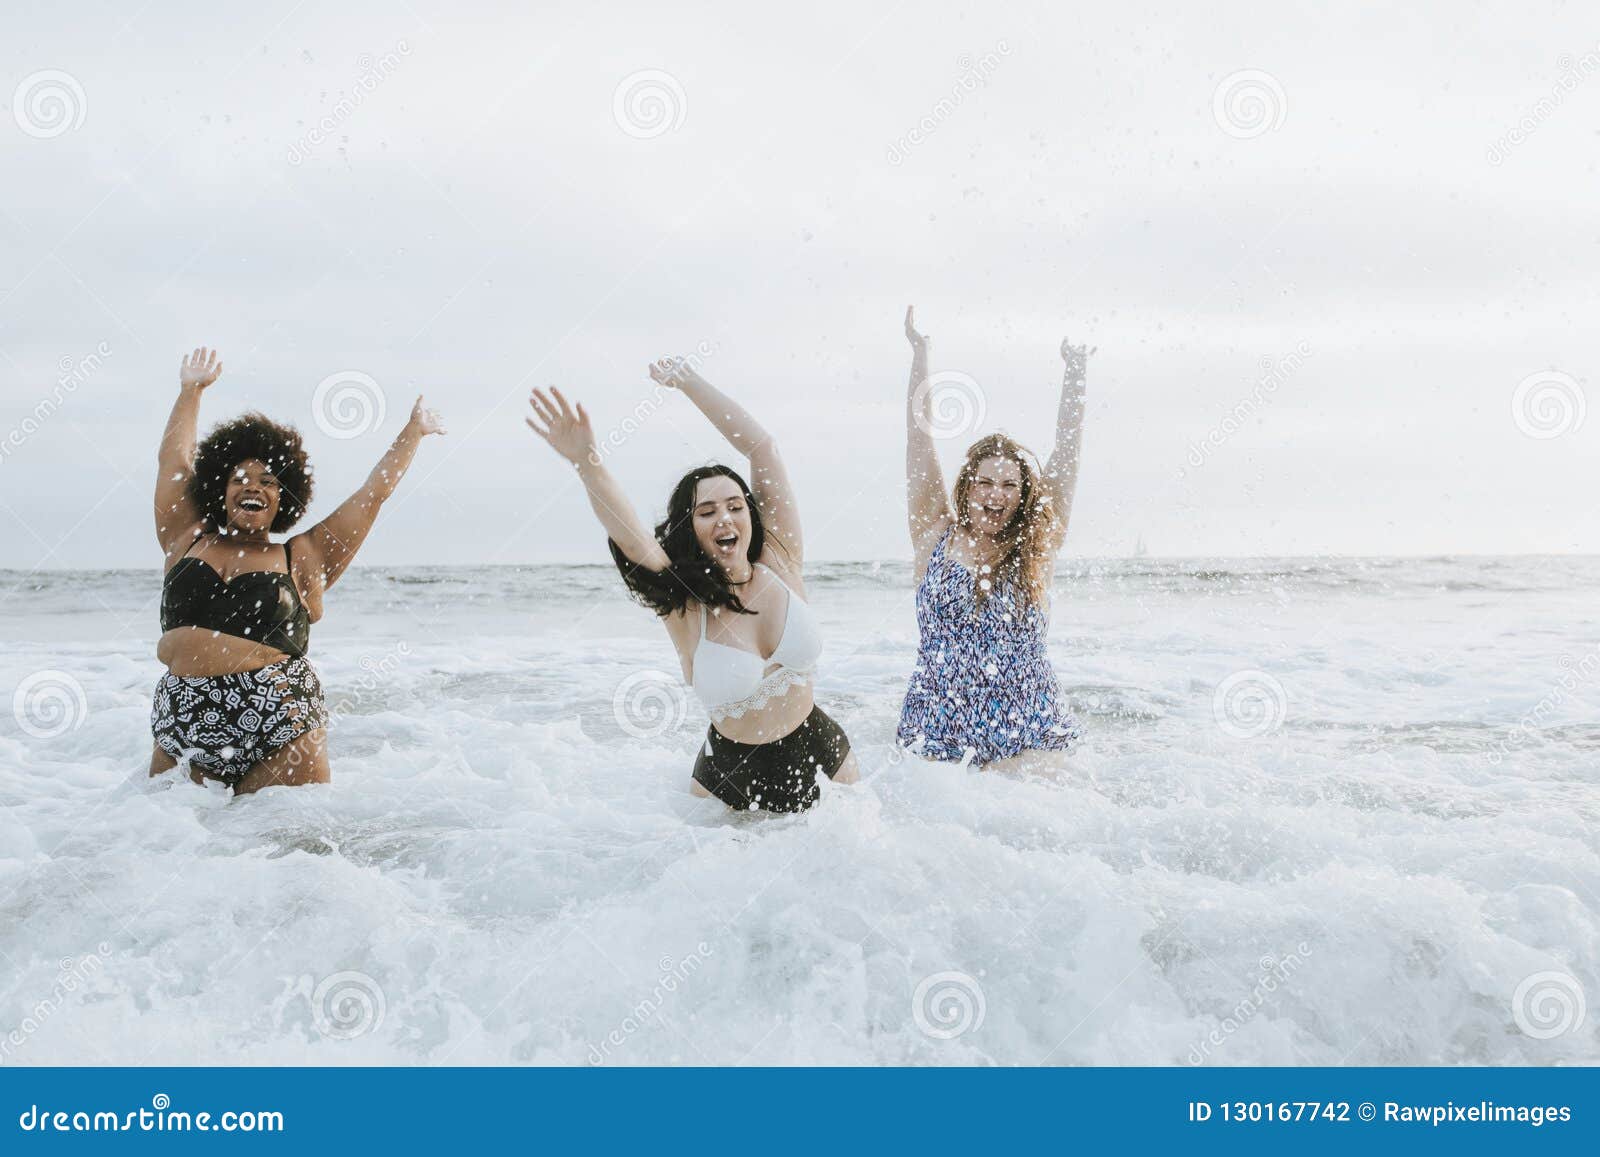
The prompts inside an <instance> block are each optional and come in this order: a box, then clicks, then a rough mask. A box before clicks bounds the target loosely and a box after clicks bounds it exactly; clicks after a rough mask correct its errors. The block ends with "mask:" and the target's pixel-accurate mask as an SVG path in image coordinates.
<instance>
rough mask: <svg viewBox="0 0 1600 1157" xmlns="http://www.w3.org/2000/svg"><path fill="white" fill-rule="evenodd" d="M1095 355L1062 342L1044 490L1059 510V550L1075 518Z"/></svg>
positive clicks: (1057, 535) (1057, 531)
mask: <svg viewBox="0 0 1600 1157" xmlns="http://www.w3.org/2000/svg"><path fill="white" fill-rule="evenodd" d="M1098 348H1099V347H1098V346H1096V347H1095V349H1098ZM1092 353H1094V349H1091V348H1089V347H1088V346H1081V345H1073V344H1072V343H1071V342H1070V341H1068V340H1067V339H1065V338H1063V339H1062V341H1061V360H1062V361H1063V362H1065V363H1066V372H1065V373H1064V374H1063V376H1062V379H1061V404H1060V407H1059V408H1058V409H1057V411H1056V444H1055V448H1054V449H1053V450H1051V451H1050V458H1049V460H1048V461H1047V462H1045V464H1044V486H1045V490H1046V492H1047V493H1048V494H1049V495H1050V501H1051V502H1052V503H1053V504H1054V506H1055V510H1056V528H1055V541H1054V542H1053V543H1052V546H1053V547H1054V548H1055V549H1060V547H1061V544H1062V543H1063V542H1065V541H1066V537H1067V522H1068V521H1069V520H1070V519H1071V517H1072V496H1073V493H1074V492H1075V491H1076V490H1077V488H1078V452H1079V449H1080V448H1081V447H1082V445H1083V409H1084V400H1085V397H1086V395H1087V392H1088V368H1089V355H1090V354H1092Z"/></svg>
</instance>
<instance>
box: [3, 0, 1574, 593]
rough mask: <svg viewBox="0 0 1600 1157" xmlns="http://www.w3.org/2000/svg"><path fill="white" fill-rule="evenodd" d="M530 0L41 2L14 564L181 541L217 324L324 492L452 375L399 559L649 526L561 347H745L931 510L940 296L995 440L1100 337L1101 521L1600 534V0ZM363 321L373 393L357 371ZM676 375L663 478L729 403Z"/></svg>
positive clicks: (816, 517) (868, 472)
mask: <svg viewBox="0 0 1600 1157" xmlns="http://www.w3.org/2000/svg"><path fill="white" fill-rule="evenodd" d="M521 7H522V6H514V5H510V4H506V5H494V4H473V3H463V2H461V0H450V2H449V3H435V2H431V0H412V2H411V3H410V4H409V5H405V4H402V5H395V4H392V3H380V2H372V3H361V4H341V5H337V6H328V5H317V4H304V3H302V4H299V5H296V4H294V3H291V2H290V0H276V2H272V0H266V2H263V0H252V2H250V3H215V2H207V3H203V4H202V3H194V4H174V3H162V4H158V5H149V6H147V7H144V8H143V9H139V8H138V7H137V6H136V5H133V6H130V5H127V4H113V3H101V4H90V3H76V4H73V5H71V6H70V8H69V7H67V6H62V5H57V4H49V3H42V2H41V3H32V4H26V5H24V6H22V7H21V8H20V10H19V9H18V8H17V7H16V6H13V7H11V8H10V9H8V16H7V29H6V32H7V34H6V36H5V38H4V40H3V42H0V98H3V99H7V100H9V102H10V109H9V111H10V115H7V116H5V117H4V118H3V120H0V166H3V173H4V180H3V181H0V567H20V568H25V569H28V568H34V567H39V566H46V567H99V566H154V565H156V564H157V562H158V552H157V550H156V546H155V542H154V536H153V533H152V530H151V517H150V513H149V507H150V489H151V485H152V482H153V478H154V464H155V451H156V445H157V441H158V438H159V434H160V430H161V427H162V424H163V422H164V421H165V418H166V414H167V411H168V409H169V407H170V405H171V403H172V400H173V397H174V394H175V390H176V381H177V364H178V359H179V356H180V353H181V352H182V351H185V350H187V349H189V348H192V347H193V346H195V345H199V344H209V345H214V346H216V347H218V348H219V349H220V350H221V351H222V357H223V360H224V363H225V366H226V371H225V374H224V377H223V378H222V380H221V381H220V382H219V383H218V384H217V385H216V386H215V387H213V388H212V389H211V390H210V391H208V392H207V394H206V396H205V409H204V412H203V415H202V426H203V427H204V426H209V425H210V424H211V423H212V422H214V421H217V420H221V419H223V418H226V417H229V416H231V415H233V414H235V413H237V412H239V411H240V410H243V409H247V408H259V409H261V410H264V411H266V412H267V413H269V414H271V415H273V416H275V417H278V418H280V419H283V420H287V421H292V422H294V423H296V424H297V425H299V426H300V428H301V429H302V430H303V431H304V433H305V434H306V437H307V442H308V444H309V446H310V448H311V451H312V454H313V460H314V463H315V465H316V468H317V476H318V485H319V497H318V501H317V502H316V503H315V504H314V507H313V510H312V512H311V513H312V517H318V516H320V515H321V514H323V513H326V511H327V510H329V509H330V508H331V506H332V504H333V503H335V502H336V501H337V500H339V499H340V498H342V497H343V496H344V495H345V494H346V493H348V492H349V490H351V489H352V488H353V487H354V486H355V485H356V484H357V483H358V482H359V480H360V479H361V478H362V477H363V476H364V475H365V473H366V471H367V470H368V469H369V467H370V466H371V465H372V463H373V462H374V461H376V459H377V458H378V456H379V455H380V454H381V453H382V451H383V449H384V447H385V446H386V445H387V443H388V441H389V439H390V438H392V436H393V435H394V434H395V433H396V432H397V430H398V429H399V427H400V426H401V424H402V423H403V422H404V419H405V416H406V413H407V411H408V409H409V407H410V403H411V400H412V398H413V397H414V396H415V394H416V393H418V392H419V391H420V392H424V393H426V395H427V397H428V400H429V403H430V404H432V405H435V406H436V407H437V408H439V409H440V410H442V411H443V413H444V414H445V417H446V419H447V421H448V424H449V428H450V433H449V435H448V436H447V437H445V438H440V439H430V440H429V441H428V442H427V443H425V444H424V446H423V447H422V450H421V452H420V453H419V455H418V458H417V463H416V465H415V467H414V468H413V470H412V473H411V475H410V476H409V477H408V478H407V479H406V480H405V483H404V484H403V487H402V489H401V491H400V493H399V494H398V495H397V496H396V497H395V499H394V500H393V501H392V502H391V504H390V508H389V509H388V510H386V511H385V512H384V514H383V516H382V518H381V519H380V521H379V524H378V528H377V530H376V532H375V533H374V535H373V537H372V538H371V539H370V540H369V543H368V545H367V546H366V548H365V551H364V554H363V558H362V561H363V562H366V563H393V564H399V563H422V562H448V561H459V562H527V561H555V560H574V561H576V560H594V561H599V560H602V559H603V558H604V557H605V556H604V552H603V540H602V539H601V537H600V535H599V534H598V533H597V531H596V528H595V526H594V524H593V522H592V518H591V516H590V514H589V512H588V508H587V506H586V504H585V503H584V502H583V501H582V497H581V492H580V490H579V489H578V487H577V485H576V479H575V478H574V476H573V475H572V473H571V472H570V470H568V469H567V468H565V467H564V466H563V465H562V464H561V463H560V462H559V461H558V460H557V459H556V458H555V456H554V455H553V454H552V453H551V452H550V451H549V450H548V449H547V448H546V447H545V446H544V445H543V443H541V442H538V441H537V440H536V439H535V438H534V437H533V436H532V435H531V434H530V433H529V431H528V430H527V429H526V427H525V426H523V424H522V415H523V412H524V409H525V402H524V399H525V397H526V394H527V391H528V388H529V386H531V385H534V384H540V385H543V384H549V383H558V384H561V385H562V386H563V387H564V388H565V389H567V390H568V391H569V392H570V393H571V394H572V395H575V396H576V397H579V398H581V399H583V400H585V402H586V403H587V404H588V406H589V408H590V410H591V411H592V413H593V414H594V416H595V419H596V423H597V426H598V427H599V428H600V429H601V431H606V430H610V429H614V428H619V427H620V424H621V423H622V422H623V420H624V418H626V417H627V416H628V415H629V414H630V413H631V412H633V411H634V409H635V407H636V406H638V405H639V404H640V403H641V401H645V400H646V399H651V398H652V394H651V385H650V382H649V380H648V378H647V377H646V376H645V367H646V365H647V363H648V362H649V361H650V360H651V359H653V358H655V357H658V356H661V355H664V354H668V353H675V352H676V353H689V352H692V351H694V350H695V349H696V348H697V347H698V348H701V349H703V350H707V351H710V352H709V353H708V355H707V356H706V357H705V360H704V372H705V373H706V375H707V376H708V377H709V378H710V379H711V380H712V381H713V382H715V383H717V384H719V385H721V386H722V387H724V388H725V389H727V390H729V391H730V392H732V393H734V394H735V395H736V396H738V397H739V398H740V399H741V400H743V401H745V402H747V403H748V404H749V406H750V407H751V409H752V410H753V411H754V412H755V413H756V414H757V416H758V417H760V418H761V419H762V420H763V421H764V422H766V423H767V424H768V426H769V427H771V428H773V429H775V430H777V431H778V432H780V434H781V438H782V445H783V447H784V451H785V454H786V456H787V458H788V460H789V462H790V464H791V470H792V472H793V473H794V475H795V476H796V479H797V483H798V485H799V487H800V494H801V499H802V502H803V504H804V511H805V514H806V517H807V537H808V540H809V547H810V553H811V555H812V557H814V558H818V559H829V558H831V559H839V558H874V557H904V556H906V555H908V554H909V542H908V540H907V536H906V531H905V514H904V510H905V506H904V479H903V473H902V468H903V452H904V434H903V418H902V413H903V405H904V402H903V398H904V391H905V379H906V373H907V368H908V364H909V352H908V348H907V346H906V342H905V339H904V337H903V335H902V333H901V317H902V314H903V312H904V309H905V306H906V304H907V303H908V302H914V303H915V304H916V305H917V310H918V317H919V320H920V322H921V323H922V326H923V328H924V329H925V330H926V331H927V332H928V333H930V334H932V335H933V366H934V368H935V369H936V370H946V371H952V372H953V375H965V376H964V377H962V376H952V377H951V378H950V381H951V382H952V383H953V385H952V387H951V388H952V389H953V390H955V391H956V395H954V396H953V398H952V405H955V404H956V403H970V402H971V401H972V399H973V398H980V399H981V403H982V415H981V419H982V422H981V425H980V426H977V427H976V428H973V427H972V426H971V423H970V422H961V421H960V419H962V418H963V417H964V414H963V413H961V412H959V407H957V412H956V419H957V425H958V426H959V427H960V428H959V429H958V431H957V433H956V435H955V436H953V437H951V438H949V439H946V440H945V441H943V442H942V445H943V447H944V450H945V458H946V461H947V463H951V464H952V466H953V463H954V461H955V460H956V459H957V458H958V457H959V454H960V452H961V450H962V448H963V447H964V446H965V445H966V444H967V443H968V442H970V441H971V440H973V439H974V438H975V437H976V436H977V435H978V434H980V433H986V432H988V431H990V430H993V429H996V428H1003V429H1005V430H1007V431H1009V432H1011V433H1012V434H1014V435H1016V436H1018V437H1020V438H1021V439H1022V440H1023V441H1024V442H1025V443H1027V444H1029V445H1031V446H1032V447H1034V448H1035V449H1036V450H1037V451H1038V452H1039V453H1040V454H1041V455H1043V454H1047V453H1048V451H1049V440H1050V437H1051V432H1052V424H1053V417H1054V409H1055V401H1056V394H1057V389H1058V383H1059V376H1060V375H1059V371H1060V368H1061V367H1060V360H1059V356H1058V353H1057V349H1058V346H1059V344H1060V341H1061V338H1062V336H1063V335H1070V336H1071V337H1072V338H1073V339H1074V340H1083V341H1087V342H1089V343H1091V344H1095V345H1098V347H1099V352H1098V353H1097V354H1096V355H1095V356H1094V358H1093V359H1092V361H1091V365H1090V391H1091V395H1090V396H1091V403H1090V408H1089V415H1088V423H1089V426H1088V430H1087V433H1086V437H1085V450H1084V461H1083V468H1082V473H1081V476H1080V483H1079V490H1078V501H1077V507H1076V509H1075V511H1074V517H1073V530H1072V533H1071V535H1070V537H1069V541H1068V552H1069V554H1079V555H1107V554H1111V555H1117V554H1124V553H1127V552H1128V551H1129V550H1130V549H1131V548H1132V546H1133V544H1134V542H1135V540H1136V539H1137V538H1138V537H1139V536H1143V538H1144V539H1145V541H1146V542H1147V544H1148V547H1149V550H1150V551H1151V553H1152V554H1156V555H1254V554H1312V553H1320V552H1331V553H1346V554H1349V553H1355V554H1437V553H1449V552H1492V553H1519V552H1566V551H1584V552H1595V551H1600V514H1597V510H1596V502H1595V493H1596V488H1595V477H1596V464H1597V461H1600V456H1597V450H1600V413H1597V414H1594V415H1587V414H1586V412H1585V407H1586V405H1587V402H1588V401H1589V400H1591V399H1593V400H1594V401H1595V402H1596V404H1597V405H1600V398H1596V397H1594V395H1595V391H1596V390H1597V389H1600V384H1597V380H1596V369H1597V367H1600V327H1597V325H1596V320H1597V317H1600V313H1597V309H1596V306H1597V296H1600V277H1597V262H1596V257H1597V248H1600V199H1597V197H1596V191H1597V188H1600V185H1597V180H1596V178H1597V173H1596V155H1597V152H1600V133H1597V129H1596V126H1597V124H1600V10H1597V9H1596V8H1595V7H1594V5H1593V4H1590V3H1571V4H1559V3H1555V4H1543V3H1534V4H1520V5H1514V6H1513V5H1469V4H1463V3H1459V2H1455V3H1445V2H1440V3H1437V4H1432V5H1429V4H1419V5H1408V6H1406V8H1405V9H1404V10H1402V11H1397V10H1395V9H1394V8H1393V7H1392V6H1390V5H1387V4H1385V5H1376V4H1374V5H1369V6H1365V7H1363V6H1338V7H1337V8H1329V7H1328V6H1325V5H1321V4H1285V3H1259V4H1257V3H1250V4H1243V3H1234V4H1228V3H1223V4H1218V5H1203V6H1194V5H1181V4H1177V3H1166V4H1154V5H1152V4H1138V3H1118V4H1113V5H1092V6H1091V5H1085V4H1063V3H1060V2H1059V0H1056V2H1051V3H1037V4H1034V3H1029V4H1004V3H998V4H984V5H975V4H956V3H915V4H913V3H896V2H895V0H850V2H849V3H839V4H831V3H823V4H815V3H812V4H807V5H803V6H797V7H793V8H790V9H787V10H786V11H783V12H781V13H780V10H779V9H777V8H774V7H771V6H756V5H749V4H734V3H700V4H692V3H676V4H670V5H667V4H660V3H649V4H638V5H633V6H629V7H623V6H619V5H614V4H612V5H600V4H595V3H593V2H592V0H591V2H572V3H563V4H539V5H537V6H535V7H536V8H537V11H533V12H528V11H520V10H519V9H520V8H521ZM1519 126H1520V127H1519ZM85 359H89V360H88V361H87V362H86V361H85ZM1269 369H1270V370H1271V372H1272V374H1273V376H1272V377H1270V378H1269V379H1268V384H1267V385H1266V386H1263V385H1262V380H1263V377H1264V376H1265V375H1266V374H1267V373H1268V370H1269ZM64 372H65V373H69V374H72V375H75V377H74V380H71V381H70V385H69V387H68V388H63V387H62V386H61V384H60V380H61V378H62V377H63V374H64ZM347 372H348V373H349V374H359V375H365V378H348V379H347V380H345V381H344V382H343V383H342V384H341V386H340V387H338V388H343V386H345V385H349V384H350V383H351V382H353V383H354V385H353V387H352V388H354V389H356V390H357V391H361V390H364V389H367V388H368V387H367V386H366V385H365V382H366V380H367V379H370V381H371V382H373V383H376V388H377V390H378V391H379V393H380V394H381V397H382V398H383V401H384V415H383V419H382V421H381V422H379V423H378V424H377V425H376V427H375V428H372V429H367V427H368V426H370V425H371V424H372V423H371V422H369V421H367V420H366V418H365V414H363V413H362V412H361V411H360V410H359V409H351V410H343V411H339V412H337V413H333V414H332V416H331V417H330V415H329V413H328V412H324V413H322V414H321V415H320V416H319V413H318V412H317V410H316V408H315V407H316V399H317V387H318V384H319V383H320V382H322V381H324V380H325V379H327V378H329V377H330V375H338V374H345V373H347ZM1519 387H1520V388H1519ZM334 392H335V393H337V392H338V391H337V388H336V389H335V391H334ZM327 397H328V394H327V391H324V401H326V400H327ZM52 398H59V399H60V401H59V405H54V404H53V403H49V402H46V400H47V399H52ZM1251 399H1254V401H1251ZM42 402H45V403H46V405H45V407H44V410H43V411H41V409H40V406H41V403H42ZM1241 403H1248V404H1247V405H1246V409H1245V411H1240V409H1239V407H1240V406H1241ZM646 409H647V410H649V411H651V412H650V413H649V416H648V417H647V418H646V419H645V421H644V422H643V423H642V425H641V426H640V428H639V429H638V430H637V431H635V432H632V433H630V434H628V435H627V437H626V438H625V439H624V440H623V443H622V445H621V446H620V447H619V448H618V449H617V450H616V451H615V453H614V454H612V456H611V461H612V464H613V467H614V468H615V469H616V471H617V472H618V474H619V475H620V476H621V477H622V479H623V480H624V483H625V484H626V485H627V486H628V488H629V490H630V492H631V493H632V494H633V496H634V498H635V502H636V503H637V505H638V506H639V507H640V508H641V510H642V511H643V512H644V513H645V514H646V516H647V517H650V518H652V519H653V518H655V517H658V516H659V515H660V514H661V513H662V510H663V507H664V504H665V498H666V493H667V490H668V488H669V486H670V484H671V482H672V481H673V480H674V479H675V478H676V477H677V476H678V474H679V473H681V472H682V471H683V470H684V469H687V468H688V467H690V466H692V465H695V464H698V463H701V462H704V461H708V460H713V459H717V458H724V457H727V452H726V450H725V449H724V447H723V446H722V445H721V443H720V442H719V439H718V438H717V437H716V436H715V434H714V433H713V432H712V431H711V430H710V427H709V426H708V425H707V424H706V423H705V422H704V420H703V419H701V418H700V417H699V415H698V414H696V413H695V412H694V410H693V408H692V407H691V406H689V405H688V403H687V402H686V401H685V400H684V399H683V398H681V397H677V396H672V397H668V398H666V399H665V400H664V401H661V402H660V403H659V404H657V403H656V402H654V401H651V402H650V403H649V404H648V405H647V407H646ZM968 409H969V411H970V410H971V409H972V407H971V406H970V405H969V407H968ZM41 412H42V413H43V417H38V415H39V414H41ZM1241 412H1243V417H1242V419H1239V420H1236V419H1235V418H1234V417H1233V415H1235V414H1238V413H1241ZM352 413H353V414H354V418H353V419H352V418H351V417H350V415H351V414H352ZM319 418H320V420H319ZM340 421H354V423H355V429H354V430H353V431H347V430H341V429H339V428H338V426H337V423H338V422H340ZM330 431H331V432H332V433H352V432H353V433H355V434H356V436H354V437H343V438H340V437H334V436H331V433H330Z"/></svg>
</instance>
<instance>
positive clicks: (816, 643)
mask: <svg viewBox="0 0 1600 1157" xmlns="http://www.w3.org/2000/svg"><path fill="white" fill-rule="evenodd" d="M755 565H756V566H760V567H761V569H762V570H764V571H766V572H767V573H768V574H770V575H772V577H773V578H774V579H777V581H778V585H779V586H781V587H783V589H784V591H785V592H786V593H787V594H788V596H789V599H788V606H787V608H786V609H785V610H784V618H783V634H782V635H781V636H780V637H779V639H778V645H777V647H775V648H774V649H773V652H772V654H771V655H770V656H768V657H767V658H765V659H763V658H762V657H761V656H760V655H758V654H756V653H755V652H754V651H746V650H744V649H743V648H741V647H730V646H728V645H727V644H726V643H714V642H712V641H711V640H710V639H708V638H706V605H705V604H704V603H701V604H700V642H699V643H698V644H697V645H696V646H695V651H694V658H693V662H694V681H693V684H692V685H693V687H694V693H695V694H696V695H697V696H698V697H699V699H700V702H701V703H703V704H705V708H706V711H707V713H708V714H710V716H711V718H712V719H729V718H734V719H736V718H738V717H739V716H741V715H743V714H744V713H745V712H747V711H754V710H756V709H757V708H761V707H765V706H766V705H767V703H768V702H770V701H771V700H773V699H776V698H777V697H778V696H779V695H783V694H785V693H787V692H788V690H789V688H791V687H793V686H795V685H797V684H801V683H807V682H809V681H810V680H811V673H812V671H813V670H815V668H816V665H817V658H818V656H820V655H821V654H822V631H821V629H820V628H819V627H818V625H817V618H816V615H815V614H813V613H812V610H811V608H810V607H808V606H807V605H806V602H805V600H804V599H802V598H801V597H800V596H799V595H797V594H795V593H794V592H793V591H792V590H790V589H789V584H788V583H786V582H784V581H783V579H781V578H778V574H777V572H776V571H774V570H773V569H772V568H771V567H767V566H761V564H760V563H756V564H755ZM769 667H770V668H772V669H771V670H770V671H769V670H768V668H769Z"/></svg>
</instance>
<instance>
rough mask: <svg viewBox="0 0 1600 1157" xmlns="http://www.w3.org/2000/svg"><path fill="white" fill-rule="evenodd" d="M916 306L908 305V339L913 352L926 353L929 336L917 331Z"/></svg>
mask: <svg viewBox="0 0 1600 1157" xmlns="http://www.w3.org/2000/svg"><path fill="white" fill-rule="evenodd" d="M915 309H916V307H915V306H910V305H908V306H906V340H907V341H908V342H910V343H911V352H912V353H916V354H926V353H927V352H928V337H927V335H926V334H920V333H918V332H917V319H916V316H915V313H914V311H915Z"/></svg>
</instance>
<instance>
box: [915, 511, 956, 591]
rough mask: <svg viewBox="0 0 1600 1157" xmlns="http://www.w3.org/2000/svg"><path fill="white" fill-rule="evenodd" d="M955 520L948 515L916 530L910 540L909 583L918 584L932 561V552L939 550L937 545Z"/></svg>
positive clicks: (934, 519) (933, 519)
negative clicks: (910, 563) (910, 567)
mask: <svg viewBox="0 0 1600 1157" xmlns="http://www.w3.org/2000/svg"><path fill="white" fill-rule="evenodd" d="M954 522H955V520H954V519H952V518H951V517H950V516H949V515H948V514H945V515H941V516H940V517H938V518H932V519H929V520H928V521H927V523H926V524H925V525H923V526H921V527H919V528H918V530H917V533H916V535H915V536H914V537H913V538H912V540H911V556H912V559H913V566H912V572H911V581H912V582H914V583H920V582H921V581H922V576H923V574H924V573H926V572H927V569H928V563H929V562H930V561H932V559H933V552H934V551H935V550H937V549H939V543H941V542H942V541H944V536H945V535H946V534H948V533H950V527H951V526H952V525H954Z"/></svg>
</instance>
